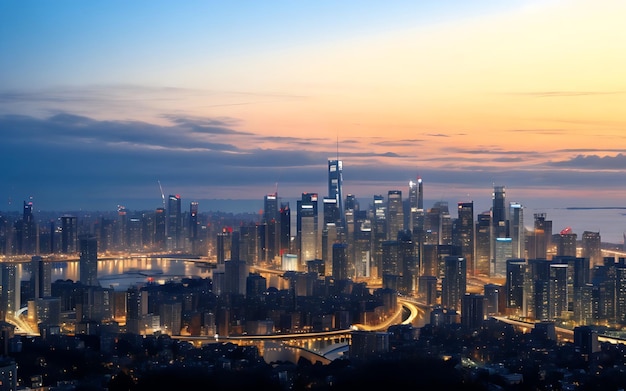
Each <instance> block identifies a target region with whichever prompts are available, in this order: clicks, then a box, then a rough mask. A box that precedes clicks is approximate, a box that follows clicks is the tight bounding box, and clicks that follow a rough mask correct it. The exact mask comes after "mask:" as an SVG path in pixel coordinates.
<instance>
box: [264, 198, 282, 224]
mask: <svg viewBox="0 0 626 391" xmlns="http://www.w3.org/2000/svg"><path fill="white" fill-rule="evenodd" d="M278 215H279V209H278V193H272V194H267V195H266V196H265V197H264V198H263V220H262V222H264V223H269V222H270V221H272V220H275V221H277V220H278Z"/></svg>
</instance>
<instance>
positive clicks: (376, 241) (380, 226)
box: [371, 195, 387, 277]
mask: <svg viewBox="0 0 626 391" xmlns="http://www.w3.org/2000/svg"><path fill="white" fill-rule="evenodd" d="M371 215H372V217H371V220H372V264H374V266H375V267H376V269H377V270H378V277H382V267H383V266H382V245H383V242H384V241H385V240H387V221H386V215H387V206H386V204H385V199H384V197H383V196H382V195H375V196H374V197H373V201H372V206H371Z"/></svg>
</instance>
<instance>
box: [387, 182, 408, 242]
mask: <svg viewBox="0 0 626 391" xmlns="http://www.w3.org/2000/svg"><path fill="white" fill-rule="evenodd" d="M386 220H387V239H388V240H394V239H396V237H397V236H398V232H400V231H402V230H403V229H404V207H403V205H402V191H401V190H389V192H388V193H387V218H386Z"/></svg>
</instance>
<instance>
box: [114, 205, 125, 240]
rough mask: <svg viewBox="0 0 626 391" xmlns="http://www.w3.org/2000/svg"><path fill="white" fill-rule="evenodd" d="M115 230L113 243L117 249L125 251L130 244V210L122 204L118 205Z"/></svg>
mask: <svg viewBox="0 0 626 391" xmlns="http://www.w3.org/2000/svg"><path fill="white" fill-rule="evenodd" d="M114 228H115V229H114V230H113V243H114V246H115V249H116V250H119V251H124V250H126V249H127V246H128V211H127V210H126V208H125V207H124V206H122V205H118V206H117V220H115V225H114Z"/></svg>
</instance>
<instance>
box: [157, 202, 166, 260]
mask: <svg viewBox="0 0 626 391" xmlns="http://www.w3.org/2000/svg"><path fill="white" fill-rule="evenodd" d="M165 226H166V217H165V209H164V208H156V211H155V212H154V248H155V250H157V251H159V250H161V251H162V250H165V238H166V236H165Z"/></svg>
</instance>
